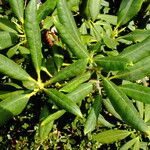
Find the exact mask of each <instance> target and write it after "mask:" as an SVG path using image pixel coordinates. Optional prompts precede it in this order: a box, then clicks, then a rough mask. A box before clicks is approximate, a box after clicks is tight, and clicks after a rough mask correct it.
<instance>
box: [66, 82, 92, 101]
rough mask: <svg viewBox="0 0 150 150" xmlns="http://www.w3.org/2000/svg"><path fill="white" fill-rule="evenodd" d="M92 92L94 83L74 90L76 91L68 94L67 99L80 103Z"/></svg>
mask: <svg viewBox="0 0 150 150" xmlns="http://www.w3.org/2000/svg"><path fill="white" fill-rule="evenodd" d="M92 90H93V84H92V83H83V84H81V85H79V86H78V87H77V88H76V89H74V91H72V92H71V93H69V94H67V97H69V98H70V99H71V100H73V101H74V102H75V103H80V102H81V100H83V99H84V98H85V97H86V96H87V95H88V94H90V93H91V92H92Z"/></svg>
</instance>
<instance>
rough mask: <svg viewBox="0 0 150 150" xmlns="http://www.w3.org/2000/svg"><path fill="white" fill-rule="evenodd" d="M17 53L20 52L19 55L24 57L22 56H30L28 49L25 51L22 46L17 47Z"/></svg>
mask: <svg viewBox="0 0 150 150" xmlns="http://www.w3.org/2000/svg"><path fill="white" fill-rule="evenodd" d="M18 49H19V51H20V53H21V54H22V55H24V54H30V50H29V49H27V48H26V47H24V46H19V48H18Z"/></svg>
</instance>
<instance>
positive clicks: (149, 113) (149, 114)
mask: <svg viewBox="0 0 150 150" xmlns="http://www.w3.org/2000/svg"><path fill="white" fill-rule="evenodd" d="M144 120H145V122H148V121H150V104H145V116H144Z"/></svg>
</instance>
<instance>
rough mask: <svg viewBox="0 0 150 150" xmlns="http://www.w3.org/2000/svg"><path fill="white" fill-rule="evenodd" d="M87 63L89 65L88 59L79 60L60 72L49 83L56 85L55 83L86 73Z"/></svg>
mask: <svg viewBox="0 0 150 150" xmlns="http://www.w3.org/2000/svg"><path fill="white" fill-rule="evenodd" d="M87 63H88V60H87V59H80V60H77V61H76V62H74V63H73V64H71V65H70V66H68V67H66V68H64V69H62V70H61V71H59V72H58V73H57V74H56V75H55V76H54V77H52V78H51V79H50V81H49V83H55V82H58V81H61V80H64V79H67V78H71V77H74V76H77V75H79V74H81V73H83V72H85V70H86V66H87Z"/></svg>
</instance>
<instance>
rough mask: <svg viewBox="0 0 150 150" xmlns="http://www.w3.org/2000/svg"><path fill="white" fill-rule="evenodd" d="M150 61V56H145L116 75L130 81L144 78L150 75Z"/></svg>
mask: <svg viewBox="0 0 150 150" xmlns="http://www.w3.org/2000/svg"><path fill="white" fill-rule="evenodd" d="M149 61H150V56H148V57H146V58H143V59H142V60H140V61H139V62H137V63H136V64H134V65H133V66H131V67H128V68H127V69H125V70H124V71H120V72H118V74H117V75H116V77H117V78H121V79H125V80H130V81H135V80H139V79H142V78H144V77H146V76H148V75H150V64H149Z"/></svg>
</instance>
